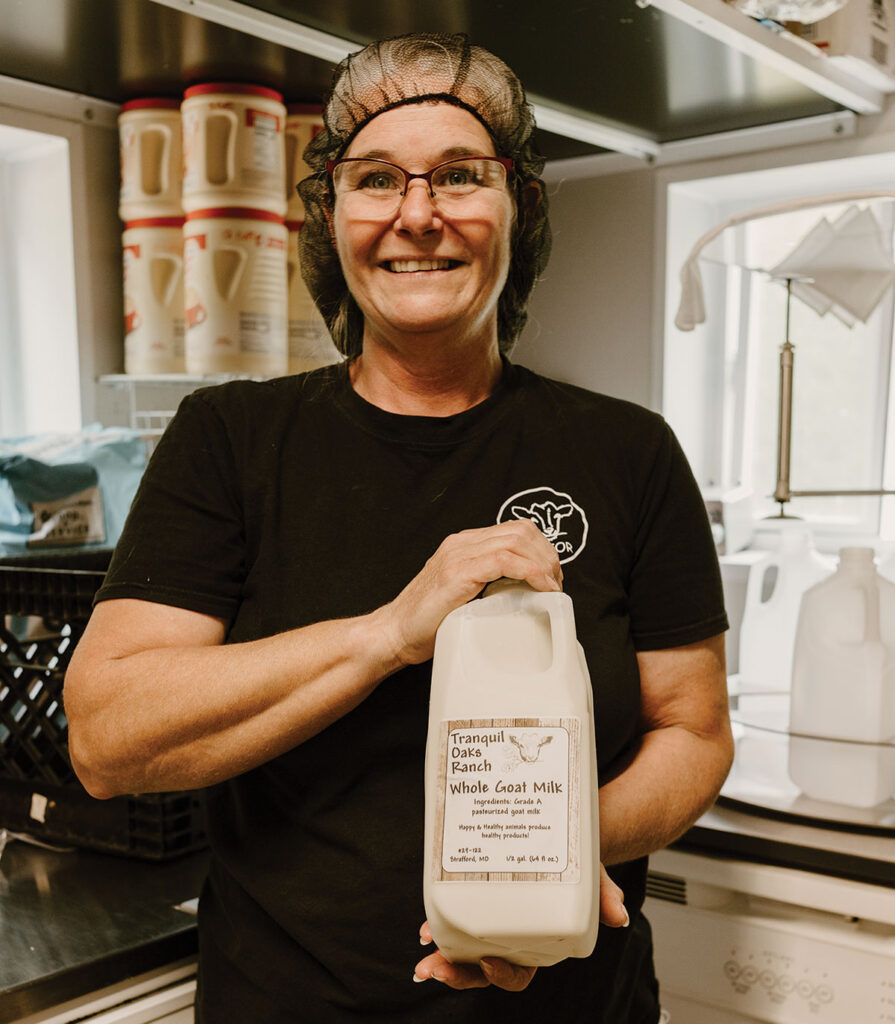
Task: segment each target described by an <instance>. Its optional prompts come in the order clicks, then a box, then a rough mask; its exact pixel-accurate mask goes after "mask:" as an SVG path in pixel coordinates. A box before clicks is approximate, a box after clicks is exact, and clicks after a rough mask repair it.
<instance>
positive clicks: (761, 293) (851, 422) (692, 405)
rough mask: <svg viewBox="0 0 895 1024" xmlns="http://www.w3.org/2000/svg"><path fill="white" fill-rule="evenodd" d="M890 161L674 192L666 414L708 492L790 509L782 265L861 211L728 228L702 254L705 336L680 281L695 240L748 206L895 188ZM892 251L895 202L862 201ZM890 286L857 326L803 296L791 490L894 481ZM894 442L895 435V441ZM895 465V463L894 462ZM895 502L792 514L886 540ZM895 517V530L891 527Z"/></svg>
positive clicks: (813, 502)
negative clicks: (682, 306)
mask: <svg viewBox="0 0 895 1024" xmlns="http://www.w3.org/2000/svg"><path fill="white" fill-rule="evenodd" d="M891 160H892V156H891V154H886V155H885V156H881V157H876V156H874V157H861V158H855V159H850V160H839V161H833V162H830V163H827V164H820V165H812V166H810V167H808V168H805V167H790V168H786V169H783V170H780V169H775V170H773V171H763V172H756V173H754V174H743V175H736V176H728V177H727V178H716V179H703V180H701V181H691V182H681V183H679V184H675V185H672V186H670V188H669V202H668V211H669V215H668V246H667V268H666V281H667V283H666V307H667V308H666V330H665V382H664V408H665V412H666V416H667V417H668V419H669V422H670V423H671V425H672V427H674V429H675V430H676V431H677V432H678V434H679V436H680V437H681V441H682V443H683V445H684V448H685V450H686V451H687V454H688V457H689V458H690V460H691V463H692V464H693V467H694V471H695V472H696V475H697V479H699V481H700V483H701V484H702V485H703V487H704V488H706V489H709V488H712V489H718V490H721V491H724V490H726V489H729V488H733V487H737V486H744V487H745V488H747V489H748V490H749V491H750V492H751V493H752V502H753V515H754V516H755V517H756V518H762V517H765V516H773V515H776V514H779V511H780V508H779V506H778V504H777V503H776V502H775V501H774V500H773V498H772V497H771V495H772V494H773V491H774V488H775V484H776V477H777V447H778V404H779V352H780V347H781V345H782V343H783V341H784V339H785V336H786V330H787V293H786V287H785V284H784V283H782V282H780V281H776V280H772V279H771V278H770V276H769V275H768V274H767V273H766V270H767V269H769V268H770V267H772V266H774V265H775V264H776V263H778V262H779V261H780V260H782V259H783V258H784V257H785V256H787V255H788V254H789V252H790V251H791V250H792V249H794V248H795V246H796V245H797V244H798V243H799V241H801V239H802V238H803V237H804V236H805V235H806V234H807V232H808V231H809V230H810V229H811V228H812V227H814V226H815V225H816V224H817V223H818V222H819V221H820V220H821V218H823V217H826V218H827V220H829V221H830V222H835V220H836V219H837V218H838V217H839V216H840V214H841V213H843V212H844V211H845V210H846V209H847V208H848V207H849V206H850V205H852V204H850V203H843V204H838V205H835V206H829V207H811V208H808V209H800V210H794V211H791V212H787V213H784V214H779V215H775V216H772V217H766V218H761V219H755V220H750V221H746V222H745V223H743V224H740V225H738V226H736V227H731V228H728V229H727V230H726V231H724V232H723V233H722V235H720V236H719V238H718V239H717V240H716V241H715V242H712V243H711V244H710V245H709V246H707V247H706V249H704V250H703V254H702V256H703V258H702V259H701V260H700V268H701V274H702V280H703V286H704V291H705V305H706V321H705V323H704V324H702V325H699V326H698V327H697V328H696V329H695V330H694V331H693V332H690V333H688V332H682V331H679V330H678V329H677V328H676V327H675V326H674V323H673V320H674V316H675V313H676V310H677V306H678V300H679V298H680V284H679V281H678V274H679V271H680V268H681V265H682V264H683V262H684V260H685V259H686V256H687V255H688V253H689V251H690V249H691V248H692V246H693V245H694V244H695V243H696V241H697V240H698V239H699V238H700V237H701V236H702V235H703V234H704V233H705V231H706V230H708V229H710V228H711V227H713V226H714V225H716V224H719V223H722V222H724V221H725V220H727V219H728V218H730V217H732V216H735V215H737V214H739V213H742V212H745V211H747V210H750V209H753V208H756V207H759V206H763V205H766V204H769V203H772V202H776V201H781V200H786V199H794V198H798V197H800V196H806V197H807V196H811V195H823V194H828V193H835V192H842V191H854V190H859V189H868V190H869V189H873V188H878V189H886V188H891V175H890V174H887V172H886V169H885V168H886V166H887V165H888V166H889V167H891ZM859 205H861V206H868V207H869V208H870V209H871V210H872V211H873V213H874V215H875V216H876V219H877V221H878V222H879V223H880V225H881V227H882V229H883V235H884V238H885V239H886V241H887V243H888V245H889V248H890V251H891V242H892V235H893V227H895V201H893V200H889V199H880V200H874V201H868V202H862V203H861V204H859ZM893 293H895V289H893V288H890V289H889V290H888V292H887V293H886V295H885V297H884V299H883V300H882V301H881V302H880V304H879V305H878V306H877V307H876V309H875V310H874V312H873V314H872V315H871V316H870V318H869V319H868V320H867V322H866V323H861V322H860V321H859V322H857V323H856V324H855V325H854V326H853V327H851V328H849V327H847V326H845V325H844V324H843V323H842V322H841V321H839V320H837V319H836V318H835V317H834V316H833V315H832V314H829V313H828V314H827V315H825V316H821V315H819V314H818V313H816V312H815V311H814V310H813V309H812V308H811V307H810V306H808V305H807V304H806V303H804V302H802V301H801V300H800V299H798V298H795V297H794V298H793V299H792V301H791V305H790V312H789V335H790V341H791V342H792V344H793V345H794V347H795V351H794V372H793V382H794V384H793V422H792V448H791V468H790V486H791V488H792V490H794V491H798V490H870V489H878V488H881V487H884V486H892V485H893V481H895V477H893V476H892V474H891V473H890V472H887V465H886V449H885V440H886V436H887V432H888V430H887V428H888V424H889V421H890V419H891V418H892V415H893V412H892V408H891V406H892V405H893V403H892V401H891V391H890V387H889V382H890V375H891V368H892V335H893V309H895V299H893ZM893 437H895V435H893ZM890 461H891V459H890ZM893 502H895V498H885V499H882V500H881V499H879V498H876V497H863V496H862V497H848V496H837V497H801V498H794V499H793V500H792V501H791V502H789V503H787V506H786V512H787V513H788V514H791V515H799V516H802V517H804V518H806V519H809V520H810V521H811V522H812V524H813V526H814V531H815V536H816V537H817V539H818V543H821V539H822V536H823V535H827V536H833V535H835V536H836V537H841V536H842V535H843V534H851V535H854V534H856V533H860V534H862V535H867V534H871V535H872V534H876V533H877V532H882V535H883V536H889V537H890V538H891V539H895V529H893V528H895V515H893V512H892V511H891V510H890V505H891V503H893ZM890 519H893V522H892V523H891V524H890V523H889V520H890Z"/></svg>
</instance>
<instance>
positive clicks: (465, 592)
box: [384, 519, 562, 664]
mask: <svg viewBox="0 0 895 1024" xmlns="http://www.w3.org/2000/svg"><path fill="white" fill-rule="evenodd" d="M502 576H507V577H510V578H511V579H519V580H525V581H526V582H527V583H529V584H530V585H531V586H532V587H533V588H534V589H535V590H541V591H556V590H560V589H562V569H561V568H560V564H559V556H558V555H557V553H556V550H555V548H554V547H553V545H552V544H551V543H550V542H549V541H548V540H547V538H546V537H545V536H544V535H543V534H542V533H541V531H540V530H539V529H538V528H537V526H535V524H534V523H532V522H530V521H528V520H520V519H517V520H513V521H511V522H507V523H500V524H498V525H497V526H488V527H483V528H480V529H475V530H464V531H462V532H460V533H455V534H452V535H451V536H449V537H447V538H446V539H445V540H444V541H443V542H442V543H441V544H440V545H439V547H438V549H437V550H436V552H435V553H434V554H433V555H432V557H431V558H430V559H429V560H428V561H427V562H426V564H425V565H424V566H423V568H422V570H421V571H420V572H419V573H418V574H417V575H416V576H415V577H414V578H413V579H412V580H411V581H410V583H408V584H407V586H406V587H405V588H404V589H403V590H402V591H401V593H400V594H399V595H398V596H397V597H396V598H395V600H394V601H392V602H391V603H390V604H389V605H388V606H386V609H384V611H385V614H386V635H387V636H388V637H392V638H393V641H392V646H393V649H394V652H395V658H396V660H397V661H398V662H399V663H401V664H414V663H418V662H421V661H425V660H426V659H428V658H431V657H432V651H433V648H434V640H435V631H436V630H437V629H438V627H439V625H441V622H442V621H443V620H444V618H445V616H446V615H448V614H449V613H450V612H451V611H453V610H454V609H455V608H459V607H460V606H461V605H464V604H466V603H467V602H468V601H471V600H472V599H473V598H474V597H476V595H477V594H479V593H480V591H481V590H482V588H483V587H485V586H486V585H487V584H488V583H491V582H492V581H493V580H496V579H500V578H501V577H502Z"/></svg>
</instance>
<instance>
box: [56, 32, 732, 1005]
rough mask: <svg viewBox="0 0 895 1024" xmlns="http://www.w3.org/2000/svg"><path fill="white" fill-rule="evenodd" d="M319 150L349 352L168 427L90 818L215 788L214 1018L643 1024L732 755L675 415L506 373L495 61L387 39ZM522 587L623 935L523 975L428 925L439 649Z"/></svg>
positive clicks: (512, 128)
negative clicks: (474, 955) (459, 627)
mask: <svg viewBox="0 0 895 1024" xmlns="http://www.w3.org/2000/svg"><path fill="white" fill-rule="evenodd" d="M324 125H325V126H324V130H323V131H322V132H320V133H319V134H318V135H317V136H316V137H315V139H314V140H312V142H311V143H310V145H309V147H308V149H307V150H306V153H305V159H306V161H307V163H308V165H309V166H310V167H311V168H312V170H313V173H312V174H311V175H310V176H309V177H308V178H306V179H305V180H304V181H303V182H302V183H301V186H300V187H301V194H302V198H303V200H304V204H305V211H306V218H307V219H306V222H305V226H304V227H303V229H302V231H301V232H300V245H301V249H302V272H303V275H304V277H305V279H306V281H307V283H308V285H309V288H310V292H311V294H312V295H313V297H314V298H315V301H316V302H317V305H318V307H319V308H320V310H321V312H322V313H323V315H324V317H325V318H326V321H327V323H328V325H329V328H330V330H331V333H332V335H333V338H334V340H335V341H336V343H337V345H338V346H339V347H340V349H341V350H342V352H343V353H344V354H345V355H346V356H347V357H348V358H347V359H346V361H345V362H344V363H342V364H340V365H338V366H332V367H326V368H323V369H321V370H315V371H312V372H310V373H307V374H302V375H297V376H292V377H284V378H280V379H278V380H272V381H232V382H230V383H227V384H223V385H220V386H218V387H212V388H205V389H202V390H200V391H199V392H196V393H195V394H193V395H191V396H189V397H188V398H187V399H185V400H184V401H183V403H182V404H181V406H180V408H179V410H178V412H177V415H176V416H175V418H174V420H173V421H172V423H171V424H170V426H169V427H168V428H167V430H166V432H165V434H164V435H163V437H162V438H161V440H160V442H159V444H158V446H157V448H156V449H155V453H154V455H153V458H152V460H151V462H150V465H149V466H148V467H147V470H146V473H145V475H144V477H143V482H142V485H141V489H140V494H139V496H138V498H137V499H136V500H135V502H134V506H133V508H132V511H131V515H130V517H129V519H128V523H127V525H126V527H125V530H124V533H123V535H122V539H121V541H120V542H119V545H118V547H117V549H116V552H115V556H114V558H113V562H112V565H111V567H110V569H109V573H108V575H107V577H106V581H105V583H104V585H103V587H102V589H101V590H100V592H99V594H98V596H97V602H98V603H97V607H96V609H95V611H94V614H93V617H92V619H91V621H90V623H89V625H88V627H87V630H86V631H85V634H84V637H83V639H82V640H81V642H80V644H79V645H78V648H77V650H76V651H75V655H74V658H73V659H72V662H71V668H70V671H69V675H68V678H67V680H66V687H65V698H66V700H65V705H66V713H67V715H68V721H69V741H70V749H71V755H72V761H73V763H74V765H75V766H76V769H77V771H78V773H79V775H80V777H81V778H82V780H83V781H84V783H85V785H86V786H87V787H88V789H89V790H90V791H91V792H93V793H94V794H96V795H98V796H111V795H114V794H116V793H125V792H127V793H132V792H141V791H147V790H158V789H185V788H191V787H194V786H206V787H209V788H208V801H207V805H208V818H209V835H210V839H211V847H212V867H211V872H210V875H209V879H208V884H207V886H206V889H205V892H204V893H203V896H202V899H201V901H200V906H199V934H200V967H199V993H198V1002H197V1011H198V1020H199V1022H200V1024H230V1022H232V1021H251V1022H252V1024H294V1022H295V1021H309V1022H313V1024H353V1022H357V1021H364V1022H370V1024H448V1022H451V1024H490V1022H491V1021H494V1020H502V1019H504V1018H507V1019H512V1020H513V1021H514V1022H515V1024H541V1022H542V1021H544V1020H545V1019H548V1018H549V1019H552V1018H554V1017H559V1018H561V1019H562V1020H563V1021H564V1022H565V1024H585V1022H586V1024H656V1022H657V1021H658V1019H659V1012H660V1011H659V1004H658V994H657V986H656V981H655V976H654V972H653V967H652V959H651V940H650V931H649V926H648V924H647V923H646V921H645V919H644V918H643V914H642V910H641V907H642V903H643V896H644V887H645V879H646V861H645V856H646V854H648V853H649V852H650V851H651V850H654V849H656V848H658V847H660V846H662V845H664V844H665V843H667V842H669V841H670V840H672V839H673V838H675V837H676V836H678V835H679V834H680V833H681V832H682V831H684V830H685V829H686V828H687V827H688V826H689V825H690V824H691V823H692V822H693V821H694V820H695V818H696V817H697V816H698V815H699V814H700V813H701V812H702V810H703V809H704V808H705V807H706V806H707V805H708V803H710V802H711V800H712V799H714V797H715V795H716V793H717V791H718V789H719V788H720V785H721V781H722V779H723V777H724V775H725V773H726V771H727V767H728V765H729V763H730V753H731V741H730V732H729V726H728V722H727V715H726V706H727V705H726V694H725V675H724V662H723V644H722V638H721V637H720V635H719V634H720V633H721V632H722V631H723V630H724V629H725V628H726V619H725V615H724V609H723V600H722V592H721V585H720V577H719V573H718V567H717V561H716V558H715V551H714V544H713V542H712V538H711V533H710V530H709V526H708V521H707V518H706V515H705V509H704V506H703V504H702V499H701V497H700V495H699V492H698V490H697V488H696V486H695V483H694V481H693V478H692V475H691V474H690V472H689V468H688V466H687V464H686V462H685V460H684V459H683V456H682V454H681V451H680V448H679V446H678V445H677V442H676V441H675V439H674V437H673V435H672V434H671V432H670V431H669V430H668V428H667V427H666V425H665V424H664V422H663V421H662V420H661V418H660V417H658V416H656V415H655V414H653V413H651V412H648V411H647V410H644V409H640V408H638V407H636V406H633V405H631V404H629V403H624V402H619V401H616V400H613V399H609V398H606V397H605V396H601V395H596V394H592V393H590V392H587V391H584V390H583V389H581V388H576V387H573V386H572V385H569V384H563V383H558V382H556V381H549V380H546V379H544V378H542V377H539V376H537V375H536V374H534V373H531V372H530V371H528V370H525V369H523V368H522V367H520V366H515V365H513V364H512V363H511V362H510V360H509V358H508V353H509V351H510V349H511V348H512V346H513V342H514V340H515V338H516V337H517V335H518V333H519V330H520V329H521V327H522V324H523V323H524V320H525V304H526V301H527V299H528V296H529V294H530V292H531V289H532V287H533V285H534V282H535V281H536V280H537V277H538V274H539V273H540V271H541V269H542V268H543V266H544V265H545V263H546V259H547V252H548V249H549V230H548V227H547V217H546V204H545V201H544V192H543V185H542V183H541V181H540V179H539V174H540V171H541V168H542V166H543V160H542V159H541V158H540V156H539V155H538V154H537V151H536V149H535V147H534V143H533V134H532V133H533V128H534V122H533V118H532V114H531V110H530V108H529V107H528V105H527V103H526V102H525V97H524V94H523V92H522V88H521V86H520V85H519V82H518V81H517V80H516V78H515V76H514V75H513V73H512V72H511V71H510V70H509V68H507V67H506V66H505V65H504V64H503V63H502V62H501V61H500V60H498V58H496V57H495V56H494V55H493V54H490V53H488V52H487V51H485V50H482V49H481V48H479V47H475V46H473V45H471V44H470V42H469V41H468V40H467V39H466V38H465V37H462V36H434V35H414V36H409V37H400V38H398V39H393V40H385V41H383V42H380V43H374V44H371V45H370V46H368V47H366V48H365V49H364V50H361V51H360V52H359V53H357V54H354V55H352V56H351V57H349V58H347V59H346V61H345V62H344V63H343V64H342V65H341V66H340V67H339V69H338V70H337V73H336V78H335V82H334V87H333V93H332V96H331V97H330V99H329V101H328V103H327V105H326V108H325V111H324ZM504 577H507V578H510V579H515V580H523V581H525V582H526V583H527V584H528V585H529V586H530V587H532V588H534V589H535V590H539V591H555V590H559V589H564V590H565V591H566V592H567V593H568V594H569V595H570V597H571V598H572V600H573V602H574V605H575V618H576V629H577V634H578V637H579V640H580V642H581V649H582V651H583V654H584V656H585V657H586V659H587V661H588V663H589V665H590V675H591V677H592V679H593V681H594V686H593V702H594V708H595V719H596V722H597V744H596V748H597V752H598V758H599V762H598V763H599V771H600V774H601V777H602V778H603V780H604V784H603V787H602V789H601V790H600V822H601V835H600V854H601V858H602V861H603V862H604V864H608V865H610V867H609V870H608V871H607V869H606V868H605V867H602V866H601V869H600V878H599V890H600V918H601V921H602V923H603V924H604V925H606V926H608V927H604V928H602V929H601V931H600V938H599V940H598V942H597V947H596V950H595V951H594V952H593V954H592V955H590V956H586V957H584V956H582V957H580V958H578V957H574V958H573V957H569V958H567V959H566V960H564V961H562V962H561V963H559V964H557V965H555V966H553V967H549V968H543V969H541V970H539V971H538V972H537V974H536V973H535V969H534V968H533V967H527V966H522V965H518V964H516V963H512V962H510V960H509V959H501V958H496V957H487V958H485V959H483V960H482V961H481V962H479V963H451V962H449V961H448V960H447V958H446V957H445V956H444V955H443V954H442V952H441V951H440V950H439V949H437V948H434V947H433V945H432V935H431V933H430V931H429V927H428V925H427V924H426V923H424V922H423V920H422V919H423V916H424V906H423V899H422V892H423V885H422V882H423V863H422V859H423V820H424V814H423V811H424V793H423V780H424V771H423V766H424V758H425V747H426V735H427V731H428V698H429V688H430V683H431V672H432V662H431V659H432V655H433V651H434V645H435V635H436V632H437V630H438V629H439V626H440V625H441V623H442V622H443V621H444V619H445V617H446V616H447V615H448V614H449V613H450V612H452V611H453V610H455V609H457V608H460V607H461V606H463V605H465V604H466V603H467V602H469V601H471V600H473V599H475V598H476V597H477V596H478V595H479V594H480V593H481V591H482V590H483V588H484V587H485V586H486V585H487V584H489V583H490V582H492V581H494V580H497V579H501V578H504ZM522 760H524V758H522V759H520V763H521V761H522ZM517 784H518V785H519V786H522V785H523V780H520V782H519V783H517ZM519 791H520V792H524V789H520V790H519ZM430 867H431V866H430ZM596 882H597V879H594V878H591V879H589V880H588V886H589V887H592V886H593V885H594V883H596ZM484 884H500V882H499V881H494V882H492V881H488V882H486V883H484ZM561 884H564V885H565V884H568V885H577V884H579V882H578V880H577V876H576V877H575V878H571V877H570V878H569V879H567V880H564V881H563V882H562V883H561ZM569 895H570V894H569V892H566V896H567V897H568V896H569ZM571 895H572V897H574V892H573V893H571ZM626 925H629V927H625V926H626ZM420 940H421V941H422V942H423V944H424V945H425V946H426V947H427V949H426V950H424V951H422V952H421V950H420V946H419V942H420ZM411 979H412V980H411ZM413 982H417V983H418V984H413Z"/></svg>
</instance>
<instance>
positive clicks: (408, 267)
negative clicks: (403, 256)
mask: <svg viewBox="0 0 895 1024" xmlns="http://www.w3.org/2000/svg"><path fill="white" fill-rule="evenodd" d="M456 265H457V261H456V260H388V261H387V262H386V264H385V267H386V269H387V270H390V271H391V272H392V273H393V274H413V273H415V272H416V271H417V270H450V269H451V267H453V266H456Z"/></svg>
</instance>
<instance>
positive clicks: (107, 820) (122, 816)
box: [0, 552, 207, 860]
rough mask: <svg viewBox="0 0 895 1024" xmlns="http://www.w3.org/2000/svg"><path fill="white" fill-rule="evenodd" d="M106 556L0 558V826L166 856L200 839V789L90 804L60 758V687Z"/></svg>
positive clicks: (63, 749)
mask: <svg viewBox="0 0 895 1024" xmlns="http://www.w3.org/2000/svg"><path fill="white" fill-rule="evenodd" d="M109 557H110V553H109V552H89V553H85V554H84V555H78V556H74V557H72V556H65V557H64V558H63V557H54V556H44V557H41V558H39V559H31V558H29V559H7V560H6V561H5V562H3V563H0V828H7V829H10V830H11V831H14V832H27V833H28V834H30V835H32V836H36V837H38V838H40V839H44V840H46V841H48V842H59V843H63V844H66V845H74V846H83V847H89V848H92V849H97V850H104V851H108V852H113V853H122V854H127V855H129V856H133V857H139V858H144V859H149V860H166V859H170V858H172V857H177V856H180V855H182V854H185V853H189V852H191V851H193V850H199V849H202V848H204V847H205V846H206V845H207V843H206V837H205V801H204V795H203V793H202V791H201V790H198V791H185V792H176V793H161V794H141V795H139V796H122V797H114V798H113V799H111V800H96V799H94V798H93V797H91V796H90V795H89V794H88V793H87V792H86V790H85V789H84V787H83V786H82V785H81V783H80V782H79V781H78V779H77V777H76V775H75V773H74V770H73V769H72V767H71V762H70V761H69V758H68V725H67V722H66V719H65V710H64V707H63V703H62V683H63V679H64V676H65V670H66V669H67V667H68V663H69V661H70V659H71V655H72V652H73V651H74V648H75V645H76V644H77V642H78V640H79V639H80V638H81V635H82V634H83V632H84V627H85V626H86V624H87V619H88V618H89V616H90V611H91V608H92V603H93V597H94V595H95V593H96V591H97V588H98V587H99V585H100V583H101V582H102V580H103V577H104V575H105V569H106V567H107V566H108V561H109Z"/></svg>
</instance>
